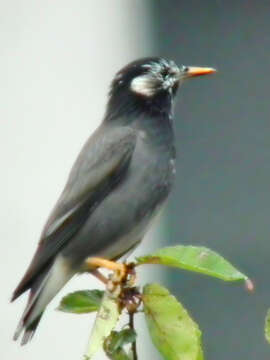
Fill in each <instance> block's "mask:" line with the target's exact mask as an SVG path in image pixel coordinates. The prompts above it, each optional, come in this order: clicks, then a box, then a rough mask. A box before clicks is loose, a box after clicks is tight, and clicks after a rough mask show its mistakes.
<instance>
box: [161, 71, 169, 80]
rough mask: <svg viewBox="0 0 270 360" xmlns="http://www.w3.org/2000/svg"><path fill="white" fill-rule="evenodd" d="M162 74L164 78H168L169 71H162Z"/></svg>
mask: <svg viewBox="0 0 270 360" xmlns="http://www.w3.org/2000/svg"><path fill="white" fill-rule="evenodd" d="M160 74H161V76H162V77H163V78H166V76H168V75H169V72H168V69H162V70H161V72H160Z"/></svg>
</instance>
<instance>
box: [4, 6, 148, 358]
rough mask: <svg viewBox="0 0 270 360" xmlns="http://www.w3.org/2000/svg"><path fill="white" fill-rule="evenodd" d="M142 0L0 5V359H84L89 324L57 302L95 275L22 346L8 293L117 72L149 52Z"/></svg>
mask: <svg viewBox="0 0 270 360" xmlns="http://www.w3.org/2000/svg"><path fill="white" fill-rule="evenodd" d="M146 3H147V2H145V1H143V0H141V1H134V0H133V1H126V0H117V1H106V0H102V1H101V0H99V1H95V2H94V1H89V0H85V1H68V0H65V1H63V0H54V1H45V0H42V1H37V0H32V1H31V0H28V1H19V0H9V1H4V0H2V1H1V2H0V18H1V21H0V41H1V46H0V51H1V55H0V79H1V80H0V84H1V85H0V92H1V93H0V98H1V100H0V163H1V180H0V181H1V208H0V212H1V215H0V216H1V227H0V239H1V242H0V254H1V261H0V284H1V298H0V357H1V360H11V359H12V360H16V359H20V360H23V359H27V360H31V359H35V360H36V359H39V360H43V359H44V360H45V359H46V360H47V359H48V358H50V359H60V358H65V359H66V360H68V359H80V358H81V357H82V353H83V350H84V348H85V344H86V342H87V337H88V333H89V329H90V327H91V326H90V324H91V321H92V320H89V316H78V317H77V316H74V315H67V314H61V313H57V312H55V311H54V308H55V307H56V306H57V304H58V301H59V298H61V296H62V295H63V294H64V293H67V292H68V291H70V290H74V289H81V288H91V287H93V286H96V283H94V280H93V279H92V278H90V277H88V276H83V277H78V278H76V279H74V280H72V282H71V283H70V284H68V286H67V287H66V288H65V289H64V290H63V291H61V294H59V296H58V297H57V299H55V300H54V301H53V303H52V304H51V306H50V308H49V310H48V311H47V312H46V313H45V316H44V318H43V319H42V321H41V324H40V327H39V329H38V331H37V334H36V337H35V338H34V339H33V342H32V343H31V344H30V345H29V346H26V347H23V348H21V347H20V346H19V345H18V344H17V343H14V342H13V341H12V340H11V339H12V335H13V332H14V330H15V327H16V325H17V322H18V320H19V317H20V316H21V313H22V311H23V308H24V306H25V302H26V298H25V297H24V298H22V299H19V300H18V301H17V302H16V303H14V304H9V298H10V296H11V293H12V291H13V290H14V288H15V286H16V285H17V283H18V281H19V280H20V278H21V276H22V275H23V273H24V271H25V269H26V267H27V266H28V264H29V261H30V260H31V257H32V255H33V252H34V250H35V247H36V244H37V241H38V238H39V234H40V232H41V229H42V226H43V224H44V221H45V220H46V218H47V216H48V214H49V212H50V210H51V208H52V206H53V205H54V203H55V201H56V199H57V197H58V195H59V193H60V191H61V189H62V187H63V185H64V183H65V180H66V177H67V174H68V171H69V169H70V167H71V165H72V163H73V161H74V159H75V157H76V155H77V153H78V151H79V150H80V148H81V146H82V144H83V143H84V141H85V140H86V138H87V137H88V136H89V134H90V133H91V132H92V131H93V129H94V128H95V127H96V126H97V125H98V123H99V122H100V120H101V118H102V115H103V112H104V105H105V101H106V94H107V91H108V85H109V82H110V81H111V79H112V77H113V75H114V73H115V72H116V71H117V70H118V69H119V67H121V66H122V65H124V64H125V63H126V62H128V61H130V60H133V59H135V58H137V57H140V56H145V55H150V54H152V52H153V46H152V45H151V44H152V40H151V39H152V34H151V30H150V29H151V22H150V20H149V17H150V14H149V9H147V4H146ZM92 318H93V317H92ZM92 318H91V319H92Z"/></svg>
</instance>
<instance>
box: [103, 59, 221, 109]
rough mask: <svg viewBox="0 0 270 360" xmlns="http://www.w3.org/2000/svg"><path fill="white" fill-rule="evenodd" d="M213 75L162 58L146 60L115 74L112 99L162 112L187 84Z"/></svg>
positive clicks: (111, 93) (210, 69)
mask: <svg viewBox="0 0 270 360" xmlns="http://www.w3.org/2000/svg"><path fill="white" fill-rule="evenodd" d="M214 72H215V70H214V69H212V68H208V67H194V66H180V67H178V66H177V65H176V64H175V63H174V62H173V61H170V60H165V59H162V58H159V57H149V58H143V59H139V60H136V61H133V62H132V63H130V64H128V65H126V66H125V67H124V68H123V69H121V70H120V71H119V72H118V73H117V74H116V76H115V78H114V80H113V82H112V85H111V91H110V98H111V100H114V99H116V100H118V101H121V102H122V103H123V104H124V103H125V101H127V102H128V103H129V104H131V103H132V100H133V101H134V102H135V103H136V106H139V107H142V108H145V109H149V110H153V109H156V110H161V111H162V110H163V107H166V108H167V107H168V106H171V102H172V99H173V97H174V96H175V94H176V92H177V89H178V87H179V85H181V84H182V82H183V81H184V80H186V79H189V78H193V77H196V76H201V75H206V74H211V73H214ZM112 102H114V101H112Z"/></svg>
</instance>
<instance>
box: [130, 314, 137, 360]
mask: <svg viewBox="0 0 270 360" xmlns="http://www.w3.org/2000/svg"><path fill="white" fill-rule="evenodd" d="M128 315H129V327H130V329H131V330H133V331H135V330H134V312H133V311H132V312H129V313H128ZM131 351H132V355H133V360H138V354H137V346H136V339H135V340H134V341H133V342H132V344H131Z"/></svg>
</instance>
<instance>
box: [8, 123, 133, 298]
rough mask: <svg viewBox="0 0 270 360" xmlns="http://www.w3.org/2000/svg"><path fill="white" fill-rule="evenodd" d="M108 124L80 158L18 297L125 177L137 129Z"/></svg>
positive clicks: (91, 138) (88, 143) (49, 222)
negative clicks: (109, 125)
mask: <svg viewBox="0 0 270 360" xmlns="http://www.w3.org/2000/svg"><path fill="white" fill-rule="evenodd" d="M104 127H105V125H101V126H100V128H98V130H97V131H96V132H95V133H94V134H93V135H92V136H91V137H90V139H89V140H88V141H87V143H86V144H85V146H84V147H83V149H82V151H81V153H80V155H79V157H78V158H77V160H76V162H75V164H74V166H73V168H72V170H71V173H70V176H69V179H68V182H67V184H66V187H65V189H64V191H63V193H62V194H61V196H60V198H59V200H58V202H57V203H56V206H55V208H54V209H53V212H52V214H51V216H50V218H49V220H48V222H47V224H46V225H45V228H44V230H43V233H42V235H41V240H40V242H39V245H38V248H37V251H36V253H35V256H34V258H33V260H32V262H31V264H30V266H29V268H28V270H27V272H26V274H25V276H24V278H23V279H22V281H21V283H20V284H19V286H18V288H17V289H16V290H15V293H14V298H16V297H17V296H19V295H20V294H21V293H22V292H24V291H25V290H27V288H29V286H30V285H31V281H32V280H33V279H34V278H35V277H36V276H37V275H38V274H39V273H40V271H41V270H42V269H43V268H44V267H45V266H46V265H47V264H48V263H49V262H50V261H51V260H52V259H53V258H54V257H55V256H56V255H57V254H58V252H59V251H60V250H61V248H62V247H63V246H64V245H65V244H66V243H67V242H68V241H69V240H70V239H71V238H72V237H73V236H74V234H75V233H76V232H77V231H78V230H79V229H80V227H81V226H82V225H83V223H84V222H85V221H86V220H87V218H88V217H89V216H90V215H91V212H92V211H93V210H94V209H95V207H96V206H97V205H98V204H99V203H100V202H101V201H102V200H103V199H104V198H105V197H106V196H107V195H108V193H109V192H111V191H113V189H114V187H115V186H116V185H117V184H118V183H119V182H121V181H122V179H123V178H124V176H125V174H126V171H127V169H128V167H129V163H130V160H131V157H132V154H133V151H134V148H135V145H136V138H137V132H136V131H135V130H133V129H131V128H128V127H120V128H119V127H108V126H107V127H106V128H104Z"/></svg>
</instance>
